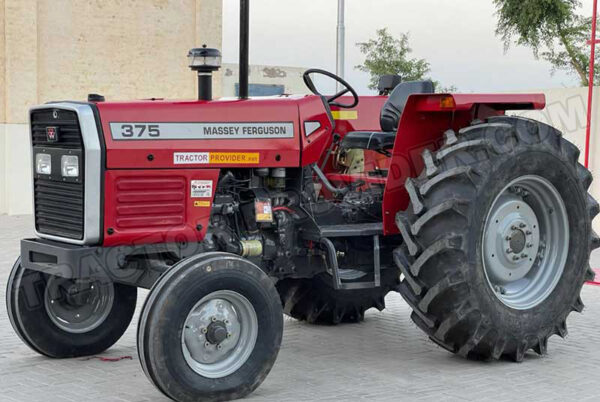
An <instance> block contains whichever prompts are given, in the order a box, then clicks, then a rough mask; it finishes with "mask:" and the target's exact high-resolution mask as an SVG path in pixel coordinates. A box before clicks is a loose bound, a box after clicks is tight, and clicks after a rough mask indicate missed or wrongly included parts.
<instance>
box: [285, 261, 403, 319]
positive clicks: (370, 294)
mask: <svg viewBox="0 0 600 402" xmlns="http://www.w3.org/2000/svg"><path fill="white" fill-rule="evenodd" d="M364 280H365V279H364V278H360V279H358V281H364ZM399 283H400V273H399V271H398V270H397V269H393V268H392V269H384V270H382V271H381V286H380V287H377V288H371V289H357V290H336V289H334V288H333V279H332V277H331V275H329V274H321V275H318V276H316V277H314V278H311V279H284V280H281V281H279V282H277V290H278V291H279V295H280V296H281V302H282V304H283V311H284V313H285V314H286V315H288V316H290V317H292V318H295V319H297V320H299V321H306V322H308V323H309V324H321V325H337V324H350V323H358V322H361V321H362V320H363V319H364V317H365V312H366V311H367V310H369V309H371V308H376V309H377V310H379V311H383V310H384V309H385V296H386V295H387V294H388V293H389V292H390V291H391V290H394V289H396V287H397V286H398V284H399Z"/></svg>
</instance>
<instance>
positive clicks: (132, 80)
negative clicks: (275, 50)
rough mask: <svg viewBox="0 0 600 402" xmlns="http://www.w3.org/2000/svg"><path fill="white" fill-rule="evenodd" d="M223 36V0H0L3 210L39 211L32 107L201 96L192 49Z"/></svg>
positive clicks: (0, 187) (0, 188)
mask: <svg viewBox="0 0 600 402" xmlns="http://www.w3.org/2000/svg"><path fill="white" fill-rule="evenodd" d="M221 38H222V0H144V1H130V0H0V213H11V214H20V213H30V212H31V201H30V200H31V189H30V184H29V183H30V181H31V180H30V179H29V178H28V177H27V175H28V174H29V171H30V169H31V161H30V156H29V148H28V143H29V140H28V136H27V127H26V123H27V119H28V113H27V111H28V109H29V107H30V106H32V105H36V104H40V103H44V102H48V101H51V100H64V99H69V100H85V99H86V98H87V94H88V93H100V94H102V95H104V96H106V98H107V100H116V99H136V98H149V97H165V98H194V97H195V96H196V77H195V74H194V73H193V72H191V71H190V70H189V68H188V67H187V57H186V56H187V52H188V50H189V49H190V48H192V47H199V46H201V45H202V44H204V43H206V44H207V45H208V46H209V47H217V48H221V47H222V41H221ZM220 79H221V78H220V76H219V74H217V76H216V77H215V81H216V82H215V95H216V96H220V88H221V84H220V82H221V81H220Z"/></svg>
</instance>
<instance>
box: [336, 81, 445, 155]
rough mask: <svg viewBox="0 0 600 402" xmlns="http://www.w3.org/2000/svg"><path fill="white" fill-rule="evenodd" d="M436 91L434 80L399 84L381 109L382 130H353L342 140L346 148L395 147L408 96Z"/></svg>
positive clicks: (380, 148) (383, 149)
mask: <svg viewBox="0 0 600 402" xmlns="http://www.w3.org/2000/svg"><path fill="white" fill-rule="evenodd" d="M432 93H434V86H433V82H431V81H411V82H403V83H402V84H399V85H398V86H397V87H396V88H395V89H394V90H393V91H392V93H391V94H390V97H389V98H388V100H387V101H386V102H385V104H384V105H383V109H381V117H380V124H381V130H382V131H351V132H349V133H348V134H346V136H345V137H344V139H343V140H342V143H341V144H340V146H341V147H342V148H344V149H366V150H370V151H377V152H381V153H386V150H388V149H390V148H393V147H394V142H395V140H396V132H397V131H398V124H399V123H400V117H402V112H403V111H404V108H405V107H406V102H407V101H408V98H409V97H410V96H411V95H413V94H432Z"/></svg>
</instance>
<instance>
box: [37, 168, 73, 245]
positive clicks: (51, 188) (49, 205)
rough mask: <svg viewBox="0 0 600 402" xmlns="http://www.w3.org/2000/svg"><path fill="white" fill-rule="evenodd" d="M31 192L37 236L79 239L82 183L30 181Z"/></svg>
mask: <svg viewBox="0 0 600 402" xmlns="http://www.w3.org/2000/svg"><path fill="white" fill-rule="evenodd" d="M34 191H35V227H36V229H37V231H38V232H39V233H45V234H49V235H53V236H59V237H67V238H69V239H76V240H81V239H83V183H60V182H57V181H52V180H43V179H34Z"/></svg>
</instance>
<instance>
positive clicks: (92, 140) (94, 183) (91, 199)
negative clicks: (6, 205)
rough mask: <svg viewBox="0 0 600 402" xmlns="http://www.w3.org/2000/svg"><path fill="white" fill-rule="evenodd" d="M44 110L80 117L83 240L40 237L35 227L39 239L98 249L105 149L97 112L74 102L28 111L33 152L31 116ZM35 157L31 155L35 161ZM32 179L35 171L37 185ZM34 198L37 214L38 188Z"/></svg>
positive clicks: (40, 234) (36, 107) (38, 107)
mask: <svg viewBox="0 0 600 402" xmlns="http://www.w3.org/2000/svg"><path fill="white" fill-rule="evenodd" d="M44 109H63V110H70V111H73V112H75V113H77V116H78V117H79V128H80V129H81V136H82V138H83V148H84V149H83V152H84V156H85V165H84V166H85V174H84V215H83V240H75V239H69V238H66V237H59V236H52V235H48V234H44V233H39V232H38V231H37V229H36V228H35V225H34V230H35V234H36V236H37V237H40V238H43V239H49V240H56V241H61V242H63V243H71V244H79V245H95V244H97V243H98V242H99V241H100V228H101V222H100V219H101V217H102V214H101V210H100V208H101V205H102V203H101V199H100V197H101V195H102V194H101V191H102V190H101V189H102V187H101V185H102V177H101V175H102V166H101V163H102V154H101V152H102V148H101V146H100V136H99V133H98V128H97V126H96V118H95V117H94V111H93V110H92V107H91V106H90V105H87V104H78V103H71V102H57V103H48V104H45V105H40V106H34V107H32V108H31V109H29V130H30V132H29V141H30V144H31V149H32V151H33V142H32V134H31V112H32V111H35V110H44ZM34 157H35V156H34V155H33V152H32V158H34ZM33 175H35V172H34V171H33V170H32V180H31V185H32V186H33V185H34V184H33V183H34V181H33ZM33 197H34V199H33V208H34V210H35V188H34V189H33ZM34 214H35V211H34Z"/></svg>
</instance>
